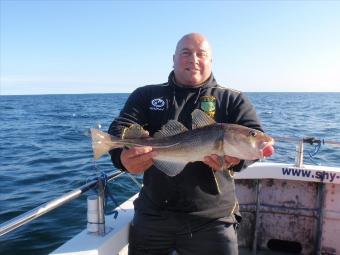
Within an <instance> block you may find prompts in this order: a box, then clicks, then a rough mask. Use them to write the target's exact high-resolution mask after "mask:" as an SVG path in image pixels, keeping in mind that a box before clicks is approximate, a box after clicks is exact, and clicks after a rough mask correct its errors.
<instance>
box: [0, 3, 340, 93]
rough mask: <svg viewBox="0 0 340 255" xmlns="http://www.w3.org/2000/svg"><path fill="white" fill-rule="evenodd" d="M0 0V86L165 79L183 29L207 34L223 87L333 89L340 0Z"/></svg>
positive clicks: (338, 70) (339, 68)
mask: <svg viewBox="0 0 340 255" xmlns="http://www.w3.org/2000/svg"><path fill="white" fill-rule="evenodd" d="M0 4H1V6H0V7H1V9H0V10H1V20H0V21H1V30H0V33H1V34H0V36H1V37H0V42H1V44H0V50H1V52H0V54H1V55H0V72H1V73H0V74H1V84H0V90H1V94H2V95H6V94H55V93H57V94H63V93H112V92H131V91H132V90H134V89H135V88H136V87H138V86H141V85H144V84H154V83H161V82H164V81H166V79H167V76H168V74H169V72H170V71H171V70H172V55H173V52H174V49H175V45H176V43H177V41H178V40H179V39H180V37H181V36H182V35H184V34H186V33H189V32H200V33H202V34H204V35H206V36H207V37H208V39H209V41H210V43H211V44H212V47H213V70H214V71H213V72H214V75H215V77H216V79H217V81H218V82H219V83H220V84H222V85H224V86H226V87H231V88H235V89H238V90H242V91H261V92H262V91H326V92H340V32H339V31H340V15H339V13H340V1H166V2H164V1H162V2H161V1H110V0H105V1H100V0H96V1H91V0H77V1H72V0H69V1H66V0H59V1H53V0H46V1H43V0H40V1H33V0H26V1H24V0H22V1H15V0H0Z"/></svg>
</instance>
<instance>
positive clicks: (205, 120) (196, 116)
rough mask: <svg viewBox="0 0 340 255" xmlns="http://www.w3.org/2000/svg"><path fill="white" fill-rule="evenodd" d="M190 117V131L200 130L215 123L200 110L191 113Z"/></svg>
mask: <svg viewBox="0 0 340 255" xmlns="http://www.w3.org/2000/svg"><path fill="white" fill-rule="evenodd" d="M191 117H192V129H196V128H200V127H205V126H209V125H212V124H215V123H216V121H215V120H214V119H213V118H211V117H210V116H209V115H208V114H206V113H205V112H203V111H201V110H200V109H196V110H194V111H193V112H192V113H191Z"/></svg>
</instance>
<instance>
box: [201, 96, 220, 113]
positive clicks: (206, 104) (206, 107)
mask: <svg viewBox="0 0 340 255" xmlns="http://www.w3.org/2000/svg"><path fill="white" fill-rule="evenodd" d="M200 109H201V110H202V111H204V112H205V113H206V114H208V115H209V116H210V117H212V118H214V117H215V113H216V98H215V97H213V96H202V97H200Z"/></svg>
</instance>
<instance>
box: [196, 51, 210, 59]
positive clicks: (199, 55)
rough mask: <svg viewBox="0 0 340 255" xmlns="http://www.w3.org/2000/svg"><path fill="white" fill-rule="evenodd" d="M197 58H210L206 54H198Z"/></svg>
mask: <svg viewBox="0 0 340 255" xmlns="http://www.w3.org/2000/svg"><path fill="white" fill-rule="evenodd" d="M197 56H198V57H200V58H205V57H207V56H208V54H207V53H206V52H199V53H197Z"/></svg>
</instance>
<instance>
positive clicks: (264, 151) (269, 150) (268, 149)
mask: <svg viewBox="0 0 340 255" xmlns="http://www.w3.org/2000/svg"><path fill="white" fill-rule="evenodd" d="M273 145H274V140H272V141H269V142H263V143H262V144H261V145H260V154H261V158H266V157H270V156H272V155H273V154H274V152H275V150H274V147H273Z"/></svg>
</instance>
